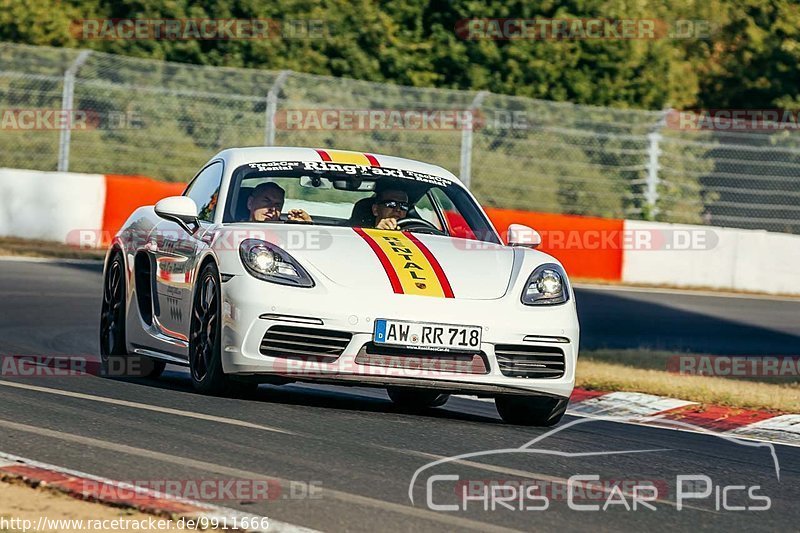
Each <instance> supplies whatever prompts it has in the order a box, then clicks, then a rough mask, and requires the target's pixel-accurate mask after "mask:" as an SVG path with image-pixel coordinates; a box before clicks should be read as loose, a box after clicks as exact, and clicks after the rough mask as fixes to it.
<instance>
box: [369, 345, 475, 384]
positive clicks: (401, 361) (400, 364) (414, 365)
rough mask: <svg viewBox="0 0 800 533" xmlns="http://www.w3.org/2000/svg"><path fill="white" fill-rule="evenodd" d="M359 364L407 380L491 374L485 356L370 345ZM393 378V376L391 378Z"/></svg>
mask: <svg viewBox="0 0 800 533" xmlns="http://www.w3.org/2000/svg"><path fill="white" fill-rule="evenodd" d="M356 363H358V364H359V365H367V366H383V367H389V368H391V369H392V372H400V373H405V374H404V375H405V376H406V377H414V376H417V375H426V374H437V373H441V372H455V373H459V374H487V373H488V372H489V366H488V365H487V364H486V356H485V354H484V353H483V352H476V353H461V352H429V351H425V350H413V349H406V348H397V347H392V346H381V345H380V344H378V345H376V344H375V343H372V342H368V343H367V344H365V345H364V346H362V347H361V350H360V351H359V352H358V355H356ZM387 375H392V374H387Z"/></svg>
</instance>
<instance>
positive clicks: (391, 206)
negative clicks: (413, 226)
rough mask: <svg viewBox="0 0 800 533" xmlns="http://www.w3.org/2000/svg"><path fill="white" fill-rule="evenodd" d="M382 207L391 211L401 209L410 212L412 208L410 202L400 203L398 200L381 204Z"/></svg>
mask: <svg viewBox="0 0 800 533" xmlns="http://www.w3.org/2000/svg"><path fill="white" fill-rule="evenodd" d="M380 205H382V206H383V207H386V208H389V209H400V210H401V211H408V210H409V208H410V207H411V206H410V205H409V203H408V202H398V201H397V200H386V201H385V202H380Z"/></svg>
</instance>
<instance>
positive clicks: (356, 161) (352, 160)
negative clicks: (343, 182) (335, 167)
mask: <svg viewBox="0 0 800 533" xmlns="http://www.w3.org/2000/svg"><path fill="white" fill-rule="evenodd" d="M326 152H328V155H329V156H330V157H331V161H333V162H334V163H342V164H347V165H364V166H370V161H369V159H367V156H365V155H364V154H361V153H358V152H345V151H342V150H326Z"/></svg>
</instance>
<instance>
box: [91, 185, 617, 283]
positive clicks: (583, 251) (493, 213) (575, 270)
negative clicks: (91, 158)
mask: <svg viewBox="0 0 800 533" xmlns="http://www.w3.org/2000/svg"><path fill="white" fill-rule="evenodd" d="M185 187H186V184H185V183H166V182H163V181H156V180H153V179H151V178H147V177H144V176H119V175H113V174H109V175H106V202H105V210H104V212H103V234H104V235H114V234H115V233H116V232H117V231H118V230H119V228H120V227H122V224H123V223H124V222H125V220H126V219H127V218H128V216H129V215H130V214H131V212H133V211H134V210H135V209H136V208H138V207H141V206H143V205H152V204H154V203H156V202H158V201H159V200H161V199H162V198H165V197H167V196H173V195H178V194H181V193H182V192H183V190H184V188H185ZM486 213H487V214H488V215H489V218H490V219H491V220H492V223H493V224H494V226H495V227H496V228H497V230H498V231H499V232H500V234H501V235H502V236H503V238H505V234H506V231H507V230H508V226H509V224H513V223H517V224H524V225H526V226H530V227H532V228H533V229H535V230H536V231H538V232H539V233H540V234H541V235H542V245H541V246H540V248H539V249H540V250H542V251H544V252H547V253H549V254H551V255H553V256H554V257H556V258H557V259H558V260H559V261H561V262H562V263H563V264H564V267H565V268H566V269H567V272H568V273H569V275H570V276H572V277H578V278H592V279H603V280H609V281H620V280H621V279H622V251H623V250H622V249H623V247H622V245H621V239H622V231H623V223H624V221H623V220H615V219H606V218H597V217H584V216H577V215H558V214H552V213H534V212H530V211H517V210H513V209H496V208H488V209H486Z"/></svg>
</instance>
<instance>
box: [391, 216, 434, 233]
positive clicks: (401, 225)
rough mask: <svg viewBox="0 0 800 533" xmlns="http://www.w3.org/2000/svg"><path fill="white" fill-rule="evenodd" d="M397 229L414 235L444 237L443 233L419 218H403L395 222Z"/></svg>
mask: <svg viewBox="0 0 800 533" xmlns="http://www.w3.org/2000/svg"><path fill="white" fill-rule="evenodd" d="M397 228H398V229H401V230H405V231H413V232H416V233H428V234H431V235H446V233H445V232H443V231H442V230H440V229H439V228H437V227H436V226H434V225H433V224H431V223H430V222H428V221H427V220H423V219H421V218H413V217H412V218H403V219H400V220H398V221H397Z"/></svg>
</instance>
